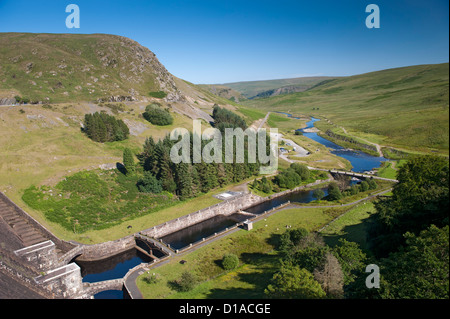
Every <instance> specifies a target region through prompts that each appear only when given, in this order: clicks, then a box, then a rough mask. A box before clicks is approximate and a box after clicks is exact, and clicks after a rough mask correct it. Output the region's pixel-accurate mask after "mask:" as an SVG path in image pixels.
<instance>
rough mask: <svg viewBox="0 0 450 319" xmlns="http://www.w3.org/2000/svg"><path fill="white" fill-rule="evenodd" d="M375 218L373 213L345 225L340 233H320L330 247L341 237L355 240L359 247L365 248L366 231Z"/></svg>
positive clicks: (366, 240)
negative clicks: (359, 221) (356, 221)
mask: <svg viewBox="0 0 450 319" xmlns="http://www.w3.org/2000/svg"><path fill="white" fill-rule="evenodd" d="M374 220H375V215H371V216H370V217H368V218H366V219H364V220H363V221H362V222H361V223H359V224H355V225H347V226H345V227H344V228H343V229H342V230H341V232H342V233H343V234H342V235H337V234H335V235H333V234H322V236H323V239H324V240H325V243H326V244H327V245H328V246H330V247H335V246H336V245H338V244H339V239H341V238H343V239H345V240H347V241H353V242H356V243H357V244H358V245H359V246H360V248H361V249H364V250H367V249H368V248H369V247H368V231H369V229H370V227H371V225H372V224H373V222H374Z"/></svg>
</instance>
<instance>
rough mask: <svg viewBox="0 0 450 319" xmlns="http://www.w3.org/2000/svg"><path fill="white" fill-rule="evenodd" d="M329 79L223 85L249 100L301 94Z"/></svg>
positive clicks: (321, 77) (323, 77)
mask: <svg viewBox="0 0 450 319" xmlns="http://www.w3.org/2000/svg"><path fill="white" fill-rule="evenodd" d="M330 79H334V78H333V77H326V76H317V77H302V78H292V79H279V80H265V81H245V82H233V83H225V84H223V85H224V86H226V87H229V88H231V89H233V90H235V91H237V92H240V93H241V94H242V95H243V96H245V97H246V98H249V99H251V98H255V97H265V96H270V95H279V94H286V93H289V92H303V91H306V90H308V89H310V88H312V87H314V86H315V85H317V84H318V83H320V82H322V81H325V80H330Z"/></svg>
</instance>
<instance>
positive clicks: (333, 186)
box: [328, 182, 342, 200]
mask: <svg viewBox="0 0 450 319" xmlns="http://www.w3.org/2000/svg"><path fill="white" fill-rule="evenodd" d="M341 198H342V193H341V190H340V189H339V186H338V185H337V183H336V182H331V183H330V184H329V185H328V199H329V200H339V199H341Z"/></svg>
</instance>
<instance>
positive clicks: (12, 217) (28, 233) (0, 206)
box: [0, 198, 48, 247]
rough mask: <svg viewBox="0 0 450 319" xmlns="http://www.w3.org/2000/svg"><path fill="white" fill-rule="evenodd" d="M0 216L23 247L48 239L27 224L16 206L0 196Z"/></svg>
mask: <svg viewBox="0 0 450 319" xmlns="http://www.w3.org/2000/svg"><path fill="white" fill-rule="evenodd" d="M0 218H2V219H3V220H4V221H5V222H6V224H8V225H9V227H10V228H11V230H12V232H13V233H14V234H15V235H16V236H17V237H18V238H19V239H20V240H21V241H22V243H23V245H24V247H27V246H31V245H34V244H37V243H40V242H43V241H46V240H48V239H47V238H46V237H45V236H44V234H42V233H41V232H40V231H39V229H37V228H35V227H33V225H31V224H29V223H28V221H27V219H26V218H25V217H23V216H21V215H20V214H19V213H18V212H17V211H16V208H15V207H14V206H13V205H11V204H10V203H8V202H6V201H4V200H3V199H1V198H0Z"/></svg>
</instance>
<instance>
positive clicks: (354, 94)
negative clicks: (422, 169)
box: [242, 63, 449, 155]
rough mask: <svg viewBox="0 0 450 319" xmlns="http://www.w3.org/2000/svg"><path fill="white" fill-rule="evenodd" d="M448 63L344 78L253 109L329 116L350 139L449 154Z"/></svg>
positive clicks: (255, 104)
mask: <svg viewBox="0 0 450 319" xmlns="http://www.w3.org/2000/svg"><path fill="white" fill-rule="evenodd" d="M448 78H449V73H448V63H444V64H437V65H420V66H412V67H405V68H397V69H390V70H383V71H378V72H372V73H367V74H362V75H357V76H351V77H345V78H340V79H336V80H333V81H331V82H329V83H326V84H324V85H320V86H318V87H316V88H313V89H311V90H309V91H305V92H300V93H294V94H289V95H285V96H276V97H271V98H266V99H257V100H247V101H243V102H242V103H243V104H244V105H245V106H248V107H254V108H257V109H258V110H267V111H285V112H290V113H296V114H304V115H310V116H315V117H326V118H328V119H330V120H331V121H332V122H333V123H335V124H337V125H338V126H341V127H345V128H346V129H347V131H348V133H349V134H351V135H352V136H355V137H361V138H364V139H366V140H368V141H369V142H375V143H378V144H381V145H383V146H391V147H395V148H404V149H406V150H412V151H423V152H431V151H433V150H434V151H437V152H439V153H441V154H444V155H447V154H448V149H449V125H448V116H449V113H448V112H449V104H448V96H449V95H448Z"/></svg>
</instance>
